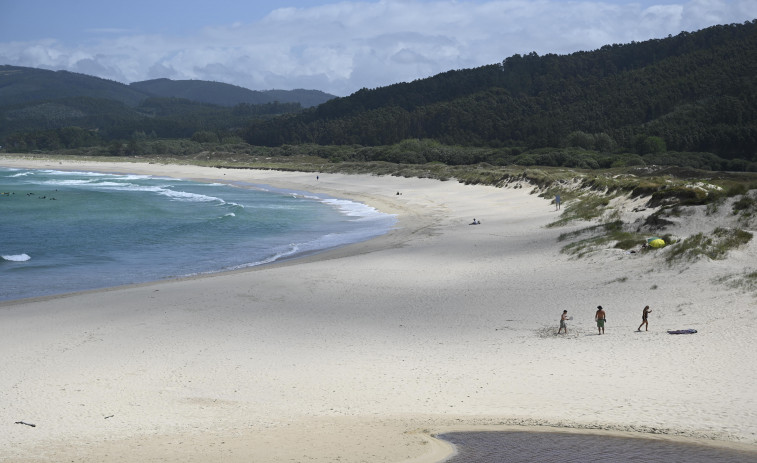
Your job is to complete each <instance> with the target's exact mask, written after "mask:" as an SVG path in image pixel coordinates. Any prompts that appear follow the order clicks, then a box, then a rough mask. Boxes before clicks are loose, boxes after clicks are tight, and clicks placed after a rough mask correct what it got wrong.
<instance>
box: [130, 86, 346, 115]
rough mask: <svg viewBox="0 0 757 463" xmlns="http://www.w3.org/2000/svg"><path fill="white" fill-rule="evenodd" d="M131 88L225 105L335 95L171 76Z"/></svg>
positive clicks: (311, 101) (312, 101)
mask: <svg viewBox="0 0 757 463" xmlns="http://www.w3.org/2000/svg"><path fill="white" fill-rule="evenodd" d="M129 86H130V87H131V88H134V89H136V90H139V91H141V92H143V93H147V94H150V95H152V96H156V97H164V98H184V99H187V100H191V101H197V102H200V103H210V104H216V105H221V106H236V105H238V104H240V103H246V104H255V105H259V104H266V103H273V102H279V103H299V104H300V105H301V106H302V107H304V108H309V107H311V106H317V105H319V104H321V103H324V102H326V101H328V100H330V99H332V98H334V95H329V94H328V93H325V92H321V91H320V90H304V89H297V90H264V91H258V90H250V89H247V88H244V87H238V86H236V85H231V84H225V83H222V82H209V81H205V80H171V79H153V80H145V81H142V82H132V83H131V84H129Z"/></svg>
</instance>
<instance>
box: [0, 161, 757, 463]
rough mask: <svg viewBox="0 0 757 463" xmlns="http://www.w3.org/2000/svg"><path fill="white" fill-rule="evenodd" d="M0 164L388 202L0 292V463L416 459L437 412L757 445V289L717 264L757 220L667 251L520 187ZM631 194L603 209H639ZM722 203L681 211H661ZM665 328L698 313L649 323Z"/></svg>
mask: <svg viewBox="0 0 757 463" xmlns="http://www.w3.org/2000/svg"><path fill="white" fill-rule="evenodd" d="M0 166H3V167H33V168H55V169H71V170H82V171H102V172H129V173H137V174H151V175H161V176H171V177H177V178H186V179H197V180H212V181H223V182H248V183H254V184H265V185H271V186H275V187H280V188H291V189H296V190H305V191H313V192H319V193H326V194H330V195H332V196H335V197H340V198H347V199H352V200H357V201H360V202H364V203H366V204H369V205H371V206H374V207H376V208H377V209H379V210H380V211H382V212H386V213H391V214H397V216H398V225H397V227H396V229H395V230H393V231H392V232H391V233H389V234H387V235H385V236H382V237H379V238H376V239H373V240H370V241H367V242H364V243H358V244H353V245H349V246H345V247H342V248H339V249H335V250H331V251H327V252H324V253H321V254H317V255H314V256H309V257H305V258H301V259H295V260H290V261H285V262H281V263H277V264H273V265H267V266H263V267H256V268H252V269H247V270H244V271H237V272H230V273H223V274H215V275H210V276H204V277H198V278H190V279H183V280H171V281H162V282H156V283H149V284H143V285H135V286H128V287H118V288H111V289H107V290H102V291H92V292H85V293H77V294H71V295H64V296H58V297H50V298H40V299H35V300H21V301H11V302H5V303H0V353H1V354H2V355H1V356H0V370H1V371H2V372H3V374H2V375H0V416H2V417H3V419H2V420H1V421H0V460H2V461H9V462H57V461H77V462H101V461H108V462H137V461H139V462H149V461H152V462H208V461H224V462H249V461H255V462H290V461H298V462H299V461H308V462H334V461H345V462H417V463H421V462H428V463H431V462H438V461H441V460H443V459H444V458H445V457H446V456H447V455H449V454H450V453H451V452H452V447H451V446H450V445H448V444H445V443H443V442H441V441H439V440H437V439H434V438H433V435H434V434H436V433H439V432H449V431H453V430H474V429H475V430H480V429H486V430H497V429H518V430H523V429H533V430H545V429H550V430H552V429H553V428H558V429H563V430H566V431H568V432H576V431H580V432H597V433H613V434H617V435H627V436H635V437H646V438H657V439H680V440H692V441H696V442H702V443H707V444H709V445H717V446H727V447H733V448H741V449H752V450H754V451H755V452H757V394H755V386H754V385H755V384H757V336H755V334H754V333H755V331H756V330H757V320H756V319H757V317H756V316H755V315H756V311H755V302H756V300H757V299H756V298H755V294H754V293H751V292H748V291H744V290H741V289H733V288H729V287H728V286H726V285H725V284H723V283H722V282H719V281H718V278H719V277H728V276H733V275H739V274H743V273H744V272H745V271H755V270H756V269H757V242H755V241H757V240H752V241H751V242H750V243H749V244H748V245H747V246H746V247H744V248H741V249H739V250H736V251H733V252H731V254H730V255H729V258H728V259H727V260H722V261H710V260H702V261H698V262H694V263H688V264H681V265H676V266H673V267H671V266H669V265H667V264H666V263H665V262H664V259H662V258H661V257H660V255H659V254H657V253H634V254H631V253H627V252H624V251H621V250H618V249H611V248H608V249H602V250H598V251H596V252H594V253H592V254H590V255H587V256H584V257H582V258H575V257H572V256H569V255H567V254H563V253H561V252H560V250H561V248H562V247H563V246H564V245H565V244H566V243H565V242H558V240H557V238H558V236H559V235H560V234H561V233H564V232H566V231H570V230H575V229H579V228H582V227H585V226H587V225H588V224H586V223H580V224H574V225H570V226H568V227H557V228H547V227H546V225H548V224H550V223H551V222H554V221H555V220H557V219H558V217H559V212H558V211H555V206H554V204H552V203H551V202H550V201H549V200H546V199H544V198H540V197H539V196H538V194H533V187H532V186H530V185H522V186H523V187H522V188H495V187H487V186H466V185H463V184H460V183H457V182H455V181H446V182H441V181H436V180H429V179H407V178H397V177H378V176H369V175H340V174H320V175H319V179H318V180H316V175H315V174H311V173H291V172H278V171H259V170H240V169H216V168H202V167H194V166H184V165H164V164H148V163H105V162H84V161H81V162H74V161H71V162H65V163H60V162H59V161H57V160H56V161H42V160H32V159H24V158H20V157H17V158H14V157H5V156H0ZM397 192H401V193H402V194H401V195H397V194H396V193H397ZM639 204H640V203H639V201H636V202H632V201H630V200H629V201H627V202H621V203H619V204H618V205H617V207H618V209H619V210H620V212H621V213H622V216H623V218H624V220H626V221H633V220H634V219H636V218H639V217H640V214H641V213H638V212H633V208H634V207H635V206H637V205H639ZM651 212H652V211H651V210H647V211H646V212H644V214H649V213H651ZM474 217H475V218H476V219H479V220H480V221H481V224H480V225H476V226H472V225H469V223H470V222H471V220H472V219H473V218H474ZM728 220H730V219H729V216H728V210H727V208H725V207H724V208H723V212H722V213H720V214H719V215H718V214H716V215H712V216H706V217H705V216H704V213H703V211H702V210H700V209H697V208H691V209H690V210H689V211H687V212H686V213H685V214H683V215H682V216H681V217H679V218H677V219H676V224H675V225H673V226H672V227H671V228H670V231H672V232H674V233H675V234H677V235H679V236H681V237H685V236H687V235H690V234H693V233H697V232H700V231H705V232H706V231H710V230H712V229H714V228H715V227H716V226H718V224H720V223H726V222H727V221H728ZM752 231H754V230H752ZM597 305H602V306H603V307H604V308H605V309H606V311H607V319H608V321H607V325H606V333H605V334H604V335H601V336H600V335H598V334H597V328H596V325H595V323H594V314H595V310H596V306H597ZM645 305H649V306H650V307H651V308H652V313H651V314H650V318H649V331H642V332H637V331H636V329H637V327H638V326H639V324H640V323H641V313H642V309H643V307H644V306H645ZM563 310H568V313H569V315H571V316H572V317H573V320H571V321H569V322H568V334H567V335H562V334H561V335H557V334H556V333H557V329H558V320H559V318H560V315H561V313H562V311H563ZM683 328H693V329H696V330H698V333H697V334H694V335H669V334H667V332H666V330H671V329H683ZM18 422H22V423H18ZM23 423H28V424H34V425H35V426H34V427H32V426H28V425H25V424H23Z"/></svg>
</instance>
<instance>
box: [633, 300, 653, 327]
mask: <svg viewBox="0 0 757 463" xmlns="http://www.w3.org/2000/svg"><path fill="white" fill-rule="evenodd" d="M651 311H652V309H650V308H649V306H646V307H644V311H643V312H642V313H641V325H639V329H637V330H636V331H641V327H642V326H644V327H645V328H644V331H649V321H648V320H647V318H648V317H649V312H651Z"/></svg>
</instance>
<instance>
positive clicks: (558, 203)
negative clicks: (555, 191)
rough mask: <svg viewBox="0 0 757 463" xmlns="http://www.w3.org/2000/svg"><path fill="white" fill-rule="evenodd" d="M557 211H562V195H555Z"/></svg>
mask: <svg viewBox="0 0 757 463" xmlns="http://www.w3.org/2000/svg"><path fill="white" fill-rule="evenodd" d="M555 210H556V211H559V210H560V195H555Z"/></svg>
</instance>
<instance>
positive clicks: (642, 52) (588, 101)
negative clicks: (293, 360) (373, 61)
mask: <svg viewBox="0 0 757 463" xmlns="http://www.w3.org/2000/svg"><path fill="white" fill-rule="evenodd" d="M245 138H246V140H247V141H248V142H249V143H251V144H255V145H265V146H280V145H283V144H300V143H313V144H319V145H361V146H387V145H393V144H397V143H400V142H402V141H403V140H412V139H416V140H417V139H428V140H433V141H435V142H438V143H441V144H443V145H447V146H463V147H465V146H467V147H479V148H492V149H497V152H496V156H497V157H498V158H499V159H500V162H509V161H511V160H512V159H513V156H515V155H518V154H519V153H522V152H524V151H527V150H529V151H531V152H533V153H534V156H537V155H538V152H537V151H536V150H538V149H540V148H549V147H552V148H555V147H576V148H582V149H587V150H596V151H599V152H617V151H628V152H631V153H637V154H640V155H644V154H648V153H659V152H665V151H676V152H700V153H713V154H715V155H717V156H719V157H722V158H724V159H745V160H749V161H757V157H756V156H757V21H752V22H748V23H745V24H742V25H724V26H715V27H711V28H708V29H704V30H702V31H698V32H694V33H688V32H684V33H681V34H679V35H676V36H674V37H668V38H665V39H657V40H649V41H645V42H638V43H637V42H634V43H630V44H625V45H618V44H615V45H607V46H604V47H602V48H600V49H598V50H595V51H590V52H578V53H573V54H570V55H563V56H558V55H545V56H538V55H537V54H536V53H531V54H528V55H525V56H521V55H515V56H512V57H510V58H507V59H506V60H504V61H503V62H502V63H499V64H493V65H489V66H483V67H480V68H476V69H465V70H458V71H449V72H445V73H443V74H439V75H437V76H434V77H430V78H427V79H422V80H418V81H414V82H411V83H400V84H396V85H391V86H388V87H383V88H377V89H372V90H369V89H363V90H360V91H358V92H356V93H355V94H353V95H351V96H349V97H345V98H337V99H334V100H331V101H328V102H326V103H324V104H322V105H320V106H318V107H317V108H313V109H311V110H308V111H305V112H303V113H301V114H298V115H295V116H285V117H281V118H275V119H272V120H268V121H264V122H260V123H255V124H253V125H252V126H251V127H250V128H249V129H248V130H247V132H246V134H245ZM506 148H510V150H509V151H508V150H507V149H506ZM503 153H504V154H503ZM508 154H509V155H511V156H508ZM483 159H484V160H486V161H487V162H494V161H496V159H493V158H492V157H491V156H489V157H486V156H484V158H483ZM423 160H426V161H430V160H442V161H443V162H449V160H446V161H445V160H443V159H432V158H429V157H424V158H421V159H416V161H423ZM469 160H470V159H468V160H466V159H460V160H455V161H453V162H467V161H469ZM479 160H481V159H479ZM543 162H547V163H549V162H557V163H558V164H559V161H549V160H543Z"/></svg>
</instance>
